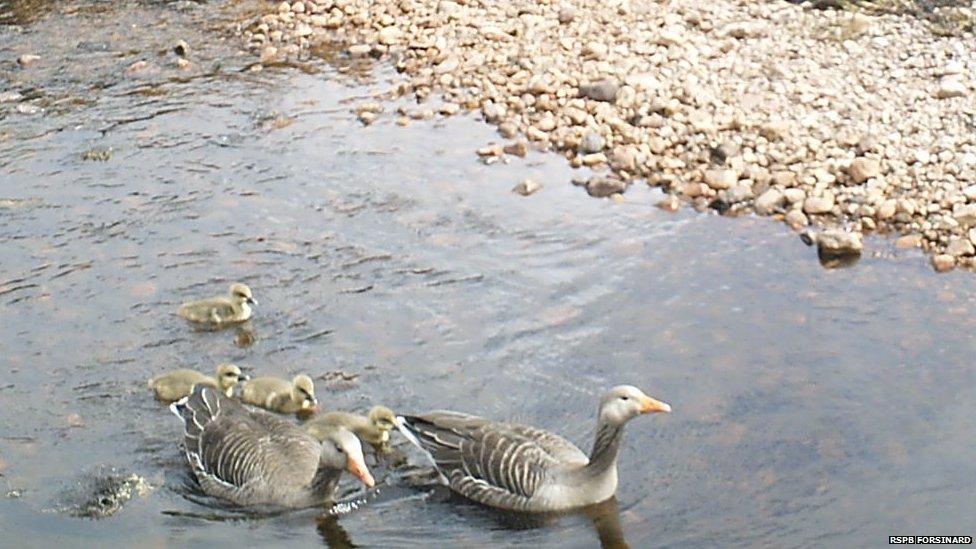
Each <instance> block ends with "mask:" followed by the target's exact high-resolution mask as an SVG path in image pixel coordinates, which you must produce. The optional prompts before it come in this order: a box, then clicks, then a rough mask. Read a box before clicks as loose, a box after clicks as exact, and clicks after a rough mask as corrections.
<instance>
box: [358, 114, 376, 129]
mask: <svg viewBox="0 0 976 549" xmlns="http://www.w3.org/2000/svg"><path fill="white" fill-rule="evenodd" d="M378 116H379V115H377V114H376V113H375V112H372V111H366V112H362V113H359V121H360V122H362V123H363V125H364V126H369V125H370V124H372V123H373V122H376V119H377V118H378Z"/></svg>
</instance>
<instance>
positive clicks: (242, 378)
mask: <svg viewBox="0 0 976 549" xmlns="http://www.w3.org/2000/svg"><path fill="white" fill-rule="evenodd" d="M250 380H251V376H249V375H247V374H245V373H243V372H241V375H239V376H237V381H250Z"/></svg>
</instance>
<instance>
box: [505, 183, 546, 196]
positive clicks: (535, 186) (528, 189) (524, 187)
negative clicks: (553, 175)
mask: <svg viewBox="0 0 976 549" xmlns="http://www.w3.org/2000/svg"><path fill="white" fill-rule="evenodd" d="M541 188H542V184H540V183H539V182H538V181H536V180H534V179H526V180H524V181H522V182H521V183H519V184H518V185H515V187H513V188H512V192H513V193H518V194H520V195H522V196H529V195H530V194H532V193H534V192H536V191H538V190H539V189H541Z"/></svg>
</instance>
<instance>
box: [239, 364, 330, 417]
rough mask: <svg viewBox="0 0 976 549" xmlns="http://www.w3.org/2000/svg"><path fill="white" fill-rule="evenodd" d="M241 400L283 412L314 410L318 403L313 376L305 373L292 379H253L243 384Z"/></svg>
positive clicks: (292, 412)
mask: <svg viewBox="0 0 976 549" xmlns="http://www.w3.org/2000/svg"><path fill="white" fill-rule="evenodd" d="M241 400H242V401H244V402H245V403H247V404H250V405H252V406H259V407H261V408H264V409H266V410H271V411H273V412H279V413H282V414H294V413H296V412H299V411H306V410H314V409H315V406H316V404H317V403H318V401H317V400H316V398H315V385H314V384H313V383H312V378H310V377H308V376H307V375H305V374H299V375H297V376H295V377H294V379H292V380H291V381H288V380H286V379H279V378H276V377H256V378H254V379H251V380H249V381H247V382H246V383H244V384H243V385H242V386H241Z"/></svg>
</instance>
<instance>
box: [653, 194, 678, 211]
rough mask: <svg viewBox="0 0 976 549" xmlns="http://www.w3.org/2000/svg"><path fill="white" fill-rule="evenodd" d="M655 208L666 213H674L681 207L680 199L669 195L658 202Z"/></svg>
mask: <svg viewBox="0 0 976 549" xmlns="http://www.w3.org/2000/svg"><path fill="white" fill-rule="evenodd" d="M657 207H658V208H661V209H662V210H664V211H666V212H676V211H678V208H680V207H681V199H679V198H678V197H677V196H674V195H673V194H671V195H668V196H667V197H665V198H663V199H661V200H659V201H658V203H657Z"/></svg>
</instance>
